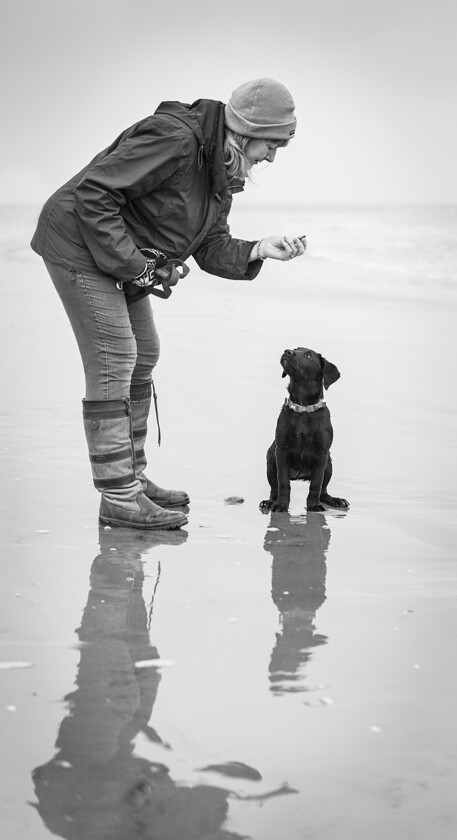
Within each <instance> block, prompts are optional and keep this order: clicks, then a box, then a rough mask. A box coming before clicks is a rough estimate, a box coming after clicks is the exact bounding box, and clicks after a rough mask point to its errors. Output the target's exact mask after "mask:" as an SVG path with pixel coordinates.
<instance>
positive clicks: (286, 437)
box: [260, 347, 349, 511]
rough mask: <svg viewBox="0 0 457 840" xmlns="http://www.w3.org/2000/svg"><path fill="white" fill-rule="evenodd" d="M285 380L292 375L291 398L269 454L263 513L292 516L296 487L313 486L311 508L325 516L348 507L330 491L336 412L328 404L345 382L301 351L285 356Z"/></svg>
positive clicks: (328, 365)
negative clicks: (332, 390)
mask: <svg viewBox="0 0 457 840" xmlns="http://www.w3.org/2000/svg"><path fill="white" fill-rule="evenodd" d="M281 364H282V366H283V369H284V370H283V376H287V375H289V377H290V382H289V386H288V391H289V394H290V397H288V398H287V399H286V401H285V403H284V405H283V407H282V409H281V413H280V415H279V418H278V423H277V426H276V435H275V440H274V441H273V443H272V444H271V446H270V448H269V450H268V452H267V478H268V481H269V483H270V487H271V491H270V498H269V499H267V500H265V501H263V502H261V505H260V507H261V510H263V511H268V510H273V511H286V510H287V509H288V507H289V502H290V482H291V480H292V481H293V480H295V479H303V480H308V481H309V482H310V487H309V493H308V499H307V502H306V507H307V509H308V510H316V511H322V510H325V507H324V505H328V506H329V507H337V508H348V507H349V504H348V502H347V501H346V500H345V499H337V498H335V497H333V496H330V495H329V494H328V492H327V487H328V484H329V481H330V479H331V477H332V459H331V457H330V446H331V444H332V440H333V428H332V424H331V422H330V412H329V410H328V408H327V406H326V403H325V402H324V400H323V399H322V397H323V394H324V388H326V389H327V388H329V387H330V385H332V384H333V383H334V382H336V380H337V379H339V377H340V373H339V371H338V369H337V368H336V367H335V365H333V364H332V363H331V362H328V361H327V360H326V359H324V358H323V357H322V356H321V355H320V354H319V353H315V352H314V350H308V349H307V348H306V347H297V348H296V349H295V350H284V353H283V354H282V356H281Z"/></svg>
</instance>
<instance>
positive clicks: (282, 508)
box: [271, 501, 289, 513]
mask: <svg viewBox="0 0 457 840" xmlns="http://www.w3.org/2000/svg"><path fill="white" fill-rule="evenodd" d="M271 509H272V510H273V511H274V512H275V513H286V512H287V511H288V510H289V503H288V502H280V501H278V502H273V504H272V505H271Z"/></svg>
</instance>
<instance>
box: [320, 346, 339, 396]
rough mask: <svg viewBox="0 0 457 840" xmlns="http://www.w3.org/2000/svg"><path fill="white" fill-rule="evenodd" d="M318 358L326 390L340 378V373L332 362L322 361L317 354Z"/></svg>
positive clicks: (321, 357) (322, 358)
mask: <svg viewBox="0 0 457 840" xmlns="http://www.w3.org/2000/svg"><path fill="white" fill-rule="evenodd" d="M319 358H320V360H321V367H322V372H323V376H324V388H325V390H327V389H328V388H330V385H333V383H334V382H336V380H337V379H339V378H340V375H341V374H340V372H339V370H338V368H337V366H336V365H334V364H333V363H332V362H328V361H327V359H324V357H323V356H321V355H320V354H319Z"/></svg>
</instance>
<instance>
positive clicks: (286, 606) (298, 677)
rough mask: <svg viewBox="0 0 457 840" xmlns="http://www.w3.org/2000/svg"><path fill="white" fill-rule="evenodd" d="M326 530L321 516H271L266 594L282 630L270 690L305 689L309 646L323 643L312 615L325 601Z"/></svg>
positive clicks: (273, 657)
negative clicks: (269, 576)
mask: <svg viewBox="0 0 457 840" xmlns="http://www.w3.org/2000/svg"><path fill="white" fill-rule="evenodd" d="M329 542H330V529H329V527H328V525H327V523H326V520H325V517H323V516H310V517H308V520H305V518H304V517H303V516H286V517H284V516H282V515H278V514H275V513H272V514H271V522H270V525H269V526H268V528H267V532H266V534H265V540H264V544H263V547H264V549H265V551H268V552H269V554H271V556H272V558H273V564H272V569H271V571H272V577H271V597H272V599H273V601H274V603H275V604H276V606H277V608H278V610H279V617H280V624H281V629H280V632H279V633H276V643H275V645H274V648H273V650H272V652H271V659H270V667H269V676H270V691H271V692H272V693H274V694H283V693H288V692H298V691H307V690H309V689H308V688H307V686H306V684H305V666H306V664H307V663H308V660H309V659H310V657H311V655H312V650H313V649H314V648H315V647H317V646H319V645H324V644H326V642H327V637H326V636H324V635H322V634H321V633H317V632H316V628H315V619H316V613H317V611H318V609H319V607H320V606H321V605H322V604H323V603H324V601H325V577H326V553H327V550H328V546H329Z"/></svg>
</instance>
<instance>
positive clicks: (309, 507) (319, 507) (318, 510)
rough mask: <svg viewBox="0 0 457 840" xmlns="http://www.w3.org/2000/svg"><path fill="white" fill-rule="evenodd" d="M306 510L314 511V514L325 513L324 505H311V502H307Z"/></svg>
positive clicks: (318, 503)
mask: <svg viewBox="0 0 457 840" xmlns="http://www.w3.org/2000/svg"><path fill="white" fill-rule="evenodd" d="M306 510H311V511H315V512H316V513H323V512H324V511H325V507H324V505H321V503H320V502H317V503H315V504H313V502H308V503H307V505H306Z"/></svg>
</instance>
